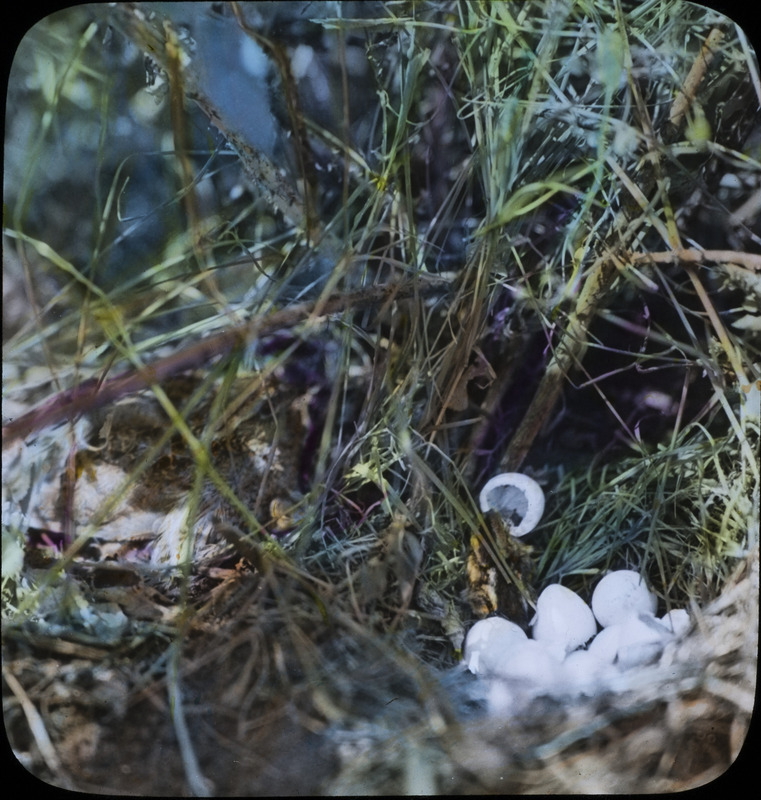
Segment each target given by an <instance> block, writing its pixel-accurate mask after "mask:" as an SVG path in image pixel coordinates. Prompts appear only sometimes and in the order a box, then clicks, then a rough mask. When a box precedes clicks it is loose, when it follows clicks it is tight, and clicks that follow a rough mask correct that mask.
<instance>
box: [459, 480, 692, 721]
mask: <svg viewBox="0 0 761 800" xmlns="http://www.w3.org/2000/svg"><path fill="white" fill-rule="evenodd" d="M480 503H481V509H482V511H484V512H486V511H488V510H492V509H493V510H497V511H499V513H501V514H502V515H503V516H504V517H505V518H506V519H508V520H509V521H510V522H511V529H512V530H511V532H512V533H513V535H521V536H522V535H524V534H526V533H528V532H529V531H530V530H532V529H533V528H534V527H535V526H536V524H537V523H538V521H539V517H541V513H542V511H543V509H544V494H543V492H542V489H541V487H540V486H539V485H538V484H537V483H536V482H535V481H534V480H533V479H531V478H529V477H528V476H526V475H522V474H518V473H504V474H503V475H498V476H496V477H495V478H492V480H491V481H489V482H488V483H487V484H486V486H484V489H483V490H482V492H481V495H480ZM537 510H538V514H537ZM527 522H529V523H530V527H529V525H527V524H526V523H527ZM516 531H518V533H517V534H516ZM656 608H657V598H656V596H655V595H654V594H653V593H652V592H651V591H650V590H649V589H648V587H647V585H646V584H645V582H644V580H643V579H642V577H641V576H640V575H639V573H637V572H635V571H633V570H616V571H614V572H609V573H608V574H607V575H605V576H604V577H603V578H602V579H601V580H600V581H599V583H598V584H597V586H596V587H595V589H594V592H593V593H592V600H591V608H590V606H589V605H588V604H587V603H586V602H585V601H584V600H583V599H582V598H581V597H579V595H577V594H576V593H575V592H573V591H571V590H570V589H568V588H566V587H565V586H561V585H560V584H558V583H555V584H551V585H550V586H547V587H545V589H544V590H543V591H542V593H541V594H540V595H539V597H538V599H537V602H536V614H535V616H534V618H533V620H532V621H531V638H529V637H528V635H527V634H526V633H525V632H524V631H523V629H522V628H521V627H520V626H518V625H516V624H515V623H514V622H511V621H510V620H507V619H505V618H503V617H498V616H494V617H489V618H487V619H483V620H480V621H479V622H477V623H476V624H475V625H473V627H472V628H471V629H470V631H469V632H468V635H467V636H466V638H465V646H464V659H463V663H464V664H465V666H466V667H467V669H469V670H470V671H471V672H472V673H474V674H476V675H479V676H482V677H484V678H487V679H501V680H498V682H499V683H500V684H502V685H503V686H504V685H505V684H509V685H510V686H512V687H515V686H519V687H523V689H524V690H528V691H531V692H532V693H533V694H535V695H536V694H539V693H546V694H549V695H555V696H568V695H593V694H595V693H597V692H599V691H600V689H601V688H602V687H603V686H604V685H605V684H606V683H608V681H609V680H610V679H611V678H613V677H615V676H616V675H620V674H621V673H623V672H626V671H628V670H631V669H633V668H636V667H638V666H644V665H646V664H649V663H652V662H653V661H655V660H657V659H658V657H659V656H660V654H661V653H662V651H663V648H664V647H665V646H666V644H667V643H668V642H669V641H673V640H676V639H677V638H679V637H681V636H682V635H684V634H685V633H686V632H687V630H688V629H689V627H690V619H689V616H688V614H687V612H686V611H685V610H683V609H678V610H672V611H670V612H669V613H668V614H666V615H665V616H663V617H661V618H660V619H657V618H656V616H655V612H656ZM598 625H599V627H600V628H601V630H600V631H599V632H598ZM500 691H501V692H502V694H501V695H500V697H502V700H503V701H504V699H505V697H504V689H501V690H500ZM492 705H494V703H493V704H492ZM496 705H497V706H500V705H502V703H500V702H497V703H496Z"/></svg>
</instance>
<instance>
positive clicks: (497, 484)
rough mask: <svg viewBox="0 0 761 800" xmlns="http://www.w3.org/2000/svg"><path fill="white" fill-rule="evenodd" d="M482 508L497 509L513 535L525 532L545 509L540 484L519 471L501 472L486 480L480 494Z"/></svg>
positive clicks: (539, 517)
mask: <svg viewBox="0 0 761 800" xmlns="http://www.w3.org/2000/svg"><path fill="white" fill-rule="evenodd" d="M478 500H479V504H480V506H481V511H483V512H484V513H486V512H487V511H496V512H497V513H498V514H499V515H500V516H501V517H502V518H503V519H504V520H505V522H506V523H507V524H508V526H509V529H510V533H511V534H512V535H513V536H524V535H525V534H527V533H529V532H530V531H532V530H534V528H535V527H536V526H537V525H538V524H539V520H540V519H541V518H542V514H543V513H544V492H543V491H542V487H541V486H540V485H539V484H538V483H537V482H536V481H535V480H534V479H533V478H529V476H528V475H524V474H523V473H521V472H503V473H501V474H500V475H495V476H494V477H493V478H492V479H491V480H489V481H487V483H486V485H485V486H484V488H483V489H481V494H480V495H479V498H478Z"/></svg>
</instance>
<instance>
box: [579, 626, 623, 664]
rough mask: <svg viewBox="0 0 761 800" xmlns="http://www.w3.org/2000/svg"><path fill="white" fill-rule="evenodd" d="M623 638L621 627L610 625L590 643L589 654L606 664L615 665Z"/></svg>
mask: <svg viewBox="0 0 761 800" xmlns="http://www.w3.org/2000/svg"><path fill="white" fill-rule="evenodd" d="M620 638H621V626H620V625H609V626H608V627H607V628H603V629H602V630H601V631H600V632H599V633H598V634H597V636H595V638H594V639H592V641H591V642H590V643H589V647H587V652H589V653H591V654H592V655H593V656H594V657H595V658H597V659H598V660H599V661H602V662H603V663H605V664H613V663H614V662H615V660H616V656H617V655H618V642H619V640H620Z"/></svg>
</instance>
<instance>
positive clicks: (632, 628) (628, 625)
mask: <svg viewBox="0 0 761 800" xmlns="http://www.w3.org/2000/svg"><path fill="white" fill-rule="evenodd" d="M672 638H673V634H672V633H671V632H670V631H668V630H667V629H666V628H664V627H663V625H661V623H660V622H658V620H656V619H655V617H653V616H652V615H650V614H639V615H637V616H630V617H627V618H626V619H625V620H624V621H623V622H618V623H616V624H615V625H609V626H608V627H607V628H604V629H603V630H601V631H600V633H598V634H597V636H595V638H594V639H593V640H592V642H591V643H590V645H589V647H588V648H587V652H589V653H590V654H591V655H592V656H594V657H595V658H596V659H598V660H599V661H601V662H603V663H606V664H613V663H615V664H616V665H617V666H618V667H619V668H620V669H631V668H632V667H636V666H640V665H642V664H647V663H649V662H651V661H653V660H654V659H656V658H657V657H658V656H659V655H660V653H661V651H662V650H663V647H664V646H665V644H666V642H667V641H669V639H672Z"/></svg>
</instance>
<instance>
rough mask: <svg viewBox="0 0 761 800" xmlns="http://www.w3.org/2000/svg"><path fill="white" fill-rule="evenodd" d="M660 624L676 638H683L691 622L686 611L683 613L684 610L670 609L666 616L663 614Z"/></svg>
mask: <svg viewBox="0 0 761 800" xmlns="http://www.w3.org/2000/svg"><path fill="white" fill-rule="evenodd" d="M660 623H661V625H663V627H664V628H666V630H669V631H671V632H672V633H674V634H676V635H677V636H684V634H685V633H687V631H688V630H689V629H690V625H691V624H692V620H690V615H689V614H688V613H687V611H685V609H683V608H672V609H671V611H669V612H668V614H664V615H663V616H662V617H661V619H660Z"/></svg>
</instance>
